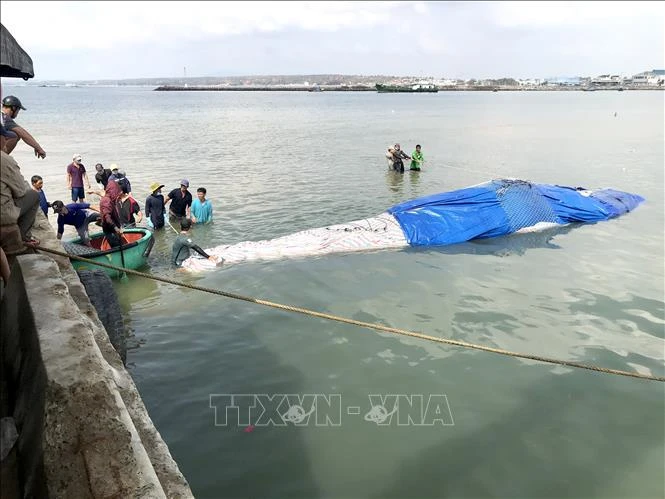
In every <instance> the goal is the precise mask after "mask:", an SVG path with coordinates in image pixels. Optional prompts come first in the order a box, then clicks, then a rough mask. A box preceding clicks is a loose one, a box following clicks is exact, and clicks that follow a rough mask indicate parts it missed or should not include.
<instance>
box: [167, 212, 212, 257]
mask: <svg viewBox="0 0 665 499" xmlns="http://www.w3.org/2000/svg"><path fill="white" fill-rule="evenodd" d="M191 228H192V221H191V220H190V219H189V218H182V219H181V220H180V234H179V235H178V237H176V238H175V241H173V248H172V249H171V263H172V264H173V265H175V266H176V267H180V266H181V265H182V262H184V261H185V260H187V259H188V258H189V257H190V256H191V251H190V249H193V250H194V251H196V252H197V253H198V254H199V255H201V256H202V257H203V258H207V259H208V260H210V261H212V262H215V263H220V262H223V261H224V260H223V259H222V260H220V259H219V257H217V256H212V255H209V254H208V253H206V252H205V251H203V250H202V249H201V247H200V246H198V245H196V244H195V243H194V241H192V238H191V237H189V229H191Z"/></svg>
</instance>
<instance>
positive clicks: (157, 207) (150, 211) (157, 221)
mask: <svg viewBox="0 0 665 499" xmlns="http://www.w3.org/2000/svg"><path fill="white" fill-rule="evenodd" d="M162 187H164V184H160V183H158V182H153V183H152V184H151V185H150V192H151V194H150V196H148V197H147V198H146V200H145V216H146V218H147V219H148V220H150V223H151V224H152V227H153V229H162V228H164V214H165V213H166V208H165V207H164V196H163V195H162Z"/></svg>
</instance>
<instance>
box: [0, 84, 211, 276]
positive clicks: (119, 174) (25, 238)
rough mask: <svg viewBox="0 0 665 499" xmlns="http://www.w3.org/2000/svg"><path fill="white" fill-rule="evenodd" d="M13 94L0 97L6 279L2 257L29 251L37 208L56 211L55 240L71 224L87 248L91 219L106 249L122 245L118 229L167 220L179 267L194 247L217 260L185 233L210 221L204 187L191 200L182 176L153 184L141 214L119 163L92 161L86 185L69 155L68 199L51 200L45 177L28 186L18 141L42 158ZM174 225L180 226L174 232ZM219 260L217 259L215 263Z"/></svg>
mask: <svg viewBox="0 0 665 499" xmlns="http://www.w3.org/2000/svg"><path fill="white" fill-rule="evenodd" d="M25 109H26V108H25V107H24V106H23V104H22V103H21V101H20V100H19V99H18V98H17V97H15V96H7V97H5V98H4V99H3V100H2V120H1V123H0V125H1V127H0V131H1V132H2V133H1V134H0V137H1V139H0V149H1V152H2V175H0V210H1V214H0V270H1V271H2V278H3V281H4V282H5V283H6V282H7V279H8V276H9V264H8V260H7V257H8V256H10V257H11V256H14V255H19V254H22V253H25V252H29V251H32V250H34V248H37V247H38V246H39V240H38V239H37V238H35V237H33V235H32V227H33V225H34V223H35V218H36V216H37V213H38V211H39V209H40V208H41V210H42V212H43V213H44V215H45V216H46V217H48V210H49V208H51V209H52V210H53V213H54V214H55V215H57V234H56V236H57V238H58V239H61V238H62V236H63V234H64V232H65V226H71V227H73V228H74V229H75V230H76V232H77V233H78V235H79V241H78V242H79V243H80V244H83V245H86V246H92V244H91V240H90V235H89V229H88V226H89V225H90V224H91V223H96V224H97V225H98V226H100V227H101V229H102V232H103V234H104V239H103V242H102V245H101V248H97V249H106V248H108V249H110V248H114V247H118V246H121V245H122V244H123V243H124V238H123V230H125V229H127V228H133V227H136V226H137V224H140V223H141V222H143V221H144V220H145V222H146V224H147V226H148V227H150V228H151V229H153V230H155V231H159V230H160V229H163V228H164V227H165V226H166V225H167V224H168V225H170V227H171V228H173V230H174V231H175V232H176V233H177V234H178V235H177V237H176V240H175V241H174V242H173V248H172V253H173V255H172V259H171V261H172V263H174V264H175V265H180V264H181V263H182V262H183V261H184V260H185V259H186V258H188V257H189V256H190V250H194V251H196V252H198V253H199V254H201V255H202V256H204V257H206V258H209V259H211V260H214V261H216V258H215V257H211V256H209V255H207V254H206V253H205V252H204V251H203V250H202V249H201V248H200V247H199V246H197V245H196V244H194V242H193V241H192V240H191V238H190V237H189V232H190V230H191V227H192V225H194V224H207V223H210V222H212V220H213V207H212V203H211V201H210V200H209V199H208V198H207V190H206V188H205V187H199V188H198V189H197V190H196V198H193V196H192V193H190V192H189V181H188V180H187V179H182V180H181V181H180V186H179V187H177V188H174V189H172V190H170V191H169V192H168V194H167V195H166V196H164V195H163V194H162V188H163V187H164V184H161V183H159V182H153V183H152V184H151V185H150V186H149V188H148V192H149V195H148V196H147V198H146V201H145V205H144V207H145V217H144V214H143V210H142V209H141V206H140V204H139V202H138V201H137V200H136V199H135V198H134V196H133V194H132V184H131V182H130V181H129V179H128V178H127V175H126V174H125V172H124V171H122V170H120V169H119V167H118V165H116V164H112V165H111V166H110V167H109V168H105V167H104V166H103V165H102V164H101V163H97V164H96V165H95V176H94V180H95V181H96V183H97V184H98V189H97V190H94V189H93V186H92V185H91V182H90V179H89V178H88V173H87V171H86V167H85V165H84V164H83V158H82V156H81V154H78V153H77V154H74V155H73V156H72V162H71V163H69V164H68V165H67V166H66V168H65V178H66V182H67V189H68V191H69V192H70V195H71V202H69V203H68V202H66V201H62V200H55V201H53V202H51V203H49V202H48V200H47V198H46V193H45V192H44V179H43V178H42V177H41V176H40V175H34V176H33V177H32V178H31V179H30V184H28V183H27V182H26V180H25V178H24V177H23V175H22V174H21V172H20V167H19V166H18V164H17V163H16V161H15V160H14V158H13V157H12V156H11V153H12V152H13V150H14V148H15V147H16V146H17V144H18V143H19V142H20V141H21V140H23V142H24V143H26V144H28V145H29V146H31V147H32V148H33V149H34V151H35V156H37V157H38V158H42V159H43V158H45V157H46V152H45V151H44V149H43V148H42V147H41V145H40V144H39V142H37V140H36V139H35V138H34V137H33V136H32V135H31V134H30V133H29V132H28V131H27V130H25V129H24V128H22V127H21V126H20V125H18V123H16V121H15V119H16V117H17V116H18V114H19V112H20V111H21V110H25ZM86 195H88V196H98V197H99V198H100V199H99V202H98V203H97V204H94V203H92V202H90V201H87V200H86ZM173 224H175V225H179V227H178V228H179V230H177V229H176V228H175V227H174V226H173ZM217 263H218V262H217Z"/></svg>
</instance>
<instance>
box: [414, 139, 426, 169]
mask: <svg viewBox="0 0 665 499" xmlns="http://www.w3.org/2000/svg"><path fill="white" fill-rule="evenodd" d="M424 161H425V158H424V157H423V153H422V151H421V150H420V144H418V145H417V146H416V150H415V151H413V154H412V155H411V170H414V171H417V172H419V171H420V167H421V166H422V165H423V162H424Z"/></svg>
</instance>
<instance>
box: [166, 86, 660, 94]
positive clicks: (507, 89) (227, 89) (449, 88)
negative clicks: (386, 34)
mask: <svg viewBox="0 0 665 499" xmlns="http://www.w3.org/2000/svg"><path fill="white" fill-rule="evenodd" d="M154 90H155V91H156V92H312V93H322V92H375V93H377V90H376V88H374V87H367V86H362V85H353V86H349V85H331V86H325V87H324V86H320V87H317V88H314V87H305V86H276V85H266V86H223V87H220V86H206V85H192V86H189V85H162V86H159V87H157V88H155V89H154ZM624 90H626V91H628V90H665V87H662V86H661V87H658V86H647V85H640V86H634V85H633V86H625V87H621V88H619V87H592V88H585V87H580V86H545V85H541V86H533V87H514V86H507V87H496V86H486V85H477V86H445V87H444V86H440V87H439V92H544V91H546V92H552V91H553V92H595V91H605V92H606V91H614V92H618V91H624ZM400 93H410V92H400ZM413 93H416V92H413Z"/></svg>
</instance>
